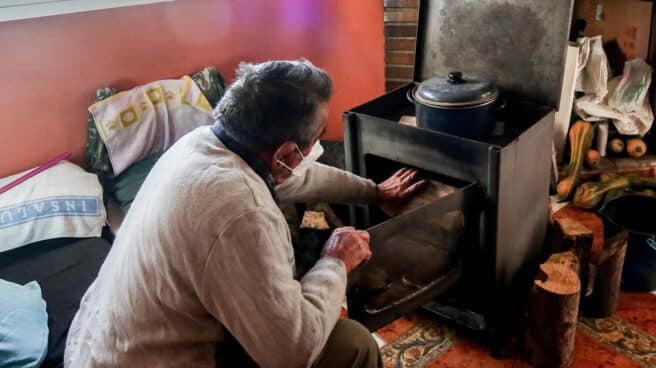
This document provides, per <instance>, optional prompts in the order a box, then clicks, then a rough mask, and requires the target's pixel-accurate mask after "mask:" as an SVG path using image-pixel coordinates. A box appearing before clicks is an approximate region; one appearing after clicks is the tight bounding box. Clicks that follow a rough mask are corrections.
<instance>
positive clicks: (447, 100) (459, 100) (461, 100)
mask: <svg viewBox="0 0 656 368" xmlns="http://www.w3.org/2000/svg"><path fill="white" fill-rule="evenodd" d="M498 96H499V89H498V88H497V87H496V85H495V84H494V83H493V82H491V81H489V80H487V79H484V78H478V77H475V76H468V75H463V74H462V73H461V72H451V73H449V74H448V75H447V76H446V77H433V78H430V79H428V80H426V81H424V82H422V83H421V84H420V85H419V87H418V88H417V91H416V92H415V99H416V100H417V101H418V102H420V103H422V104H425V105H431V106H438V107H464V106H475V105H481V104H484V103H487V102H490V101H492V100H495V99H496V98H497V97H498Z"/></svg>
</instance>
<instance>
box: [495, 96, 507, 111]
mask: <svg viewBox="0 0 656 368" xmlns="http://www.w3.org/2000/svg"><path fill="white" fill-rule="evenodd" d="M505 108H506V99H505V98H501V101H500V102H499V106H497V110H496V111H497V113H500V112H501V111H503V109H505Z"/></svg>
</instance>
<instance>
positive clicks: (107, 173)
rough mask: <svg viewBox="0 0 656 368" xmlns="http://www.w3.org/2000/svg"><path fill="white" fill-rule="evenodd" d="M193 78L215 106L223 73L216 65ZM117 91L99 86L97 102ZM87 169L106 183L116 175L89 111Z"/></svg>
mask: <svg viewBox="0 0 656 368" xmlns="http://www.w3.org/2000/svg"><path fill="white" fill-rule="evenodd" d="M191 79H193V80H194V82H196V84H197V85H198V87H199V88H200V89H201V91H203V94H204V95H205V97H206V98H207V101H208V102H209V103H210V105H212V107H215V106H216V104H217V103H218V102H219V100H220V99H221V97H222V96H223V93H224V92H225V81H224V80H223V77H222V76H221V74H220V73H219V72H218V71H217V70H216V68H214V67H207V68H205V69H203V70H201V71H199V72H197V73H196V74H194V75H193V76H192V77H191ZM116 93H117V91H116V90H115V89H113V88H110V87H103V88H99V89H98V90H97V91H96V102H99V101H102V100H104V99H106V98H109V97H111V96H113V95H115V94H116ZM85 159H86V169H87V170H89V171H90V172H93V173H96V174H98V177H99V179H100V182H101V183H102V184H103V185H104V184H105V178H110V177H113V176H114V172H113V171H112V165H111V162H110V161H109V155H108V154H107V148H105V144H104V143H103V141H102V139H101V138H100V135H99V134H98V129H97V128H96V121H95V120H94V118H93V114H91V113H89V115H88V118H87V143H86V148H85Z"/></svg>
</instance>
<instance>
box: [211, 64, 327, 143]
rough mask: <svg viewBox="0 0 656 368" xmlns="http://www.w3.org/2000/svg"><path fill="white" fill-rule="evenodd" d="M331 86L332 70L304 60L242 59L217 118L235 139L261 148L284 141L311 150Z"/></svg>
mask: <svg viewBox="0 0 656 368" xmlns="http://www.w3.org/2000/svg"><path fill="white" fill-rule="evenodd" d="M332 89H333V85H332V81H331V80H330V77H329V76H328V74H327V73H326V72H325V71H324V70H323V69H321V68H318V67H316V66H314V65H313V64H312V63H310V62H309V61H307V60H304V59H302V60H296V61H282V60H277V61H268V62H264V63H261V64H250V63H241V64H239V68H238V69H237V78H236V79H235V81H234V82H233V83H232V85H231V86H230V87H229V88H228V89H227V91H226V93H225V95H224V96H223V97H222V98H221V101H220V102H219V104H218V105H217V107H216V109H214V118H215V119H220V120H221V123H222V124H223V127H224V128H225V130H226V132H227V133H228V135H230V136H231V137H232V138H233V139H235V140H236V141H237V142H239V143H240V144H242V145H244V146H246V147H247V148H250V149H253V150H256V151H262V150H267V149H273V148H275V147H276V146H277V145H279V144H281V143H283V142H285V141H293V142H296V143H297V144H298V145H299V146H300V147H301V148H306V147H307V146H308V145H309V144H310V143H312V140H313V139H314V138H315V135H316V134H317V129H318V126H319V124H320V122H321V120H320V115H319V109H318V107H319V105H320V104H321V103H324V102H328V100H329V99H330V96H331V95H332Z"/></svg>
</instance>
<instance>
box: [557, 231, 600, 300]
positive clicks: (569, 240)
mask: <svg viewBox="0 0 656 368" xmlns="http://www.w3.org/2000/svg"><path fill="white" fill-rule="evenodd" d="M556 233H557V234H556V240H554V244H555V245H553V246H552V249H553V248H556V249H554V252H565V251H572V252H573V253H574V255H576V257H577V258H578V260H579V265H580V267H579V271H578V275H579V277H580V280H581V294H582V295H583V296H585V295H589V294H590V293H591V292H592V283H591V282H590V281H589V280H590V275H589V274H590V269H589V264H590V257H591V253H592V242H593V232H592V230H590V229H588V228H587V227H586V226H584V225H583V224H581V223H580V222H578V221H576V220H574V219H570V218H560V219H556Z"/></svg>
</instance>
